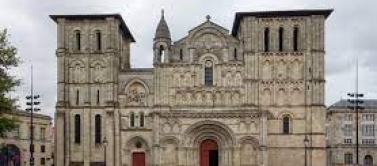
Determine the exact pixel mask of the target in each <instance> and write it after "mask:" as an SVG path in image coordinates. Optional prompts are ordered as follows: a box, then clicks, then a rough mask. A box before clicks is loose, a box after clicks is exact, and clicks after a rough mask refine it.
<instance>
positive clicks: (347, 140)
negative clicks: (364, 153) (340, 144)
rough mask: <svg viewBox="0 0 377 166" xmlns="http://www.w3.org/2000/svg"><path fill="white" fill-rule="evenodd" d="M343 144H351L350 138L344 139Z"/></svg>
mask: <svg viewBox="0 0 377 166" xmlns="http://www.w3.org/2000/svg"><path fill="white" fill-rule="evenodd" d="M344 144H352V139H349V138H347V139H344Z"/></svg>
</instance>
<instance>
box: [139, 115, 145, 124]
mask: <svg viewBox="0 0 377 166" xmlns="http://www.w3.org/2000/svg"><path fill="white" fill-rule="evenodd" d="M139 120H140V127H144V113H143V112H141V113H140V119H139Z"/></svg>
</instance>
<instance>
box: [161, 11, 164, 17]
mask: <svg viewBox="0 0 377 166" xmlns="http://www.w3.org/2000/svg"><path fill="white" fill-rule="evenodd" d="M164 13H165V12H164V9H161V17H164Z"/></svg>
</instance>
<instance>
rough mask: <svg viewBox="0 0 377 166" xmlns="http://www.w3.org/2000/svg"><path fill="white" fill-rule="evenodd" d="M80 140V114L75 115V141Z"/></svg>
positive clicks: (77, 142) (78, 141)
mask: <svg viewBox="0 0 377 166" xmlns="http://www.w3.org/2000/svg"><path fill="white" fill-rule="evenodd" d="M80 142H81V118H80V115H78V114H76V115H75V143H76V144H79V143H80Z"/></svg>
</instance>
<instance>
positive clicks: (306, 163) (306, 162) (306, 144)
mask: <svg viewBox="0 0 377 166" xmlns="http://www.w3.org/2000/svg"><path fill="white" fill-rule="evenodd" d="M304 146H305V166H307V165H308V160H307V157H308V156H307V152H306V151H307V148H308V147H309V139H308V137H307V136H306V135H305V139H304Z"/></svg>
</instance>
